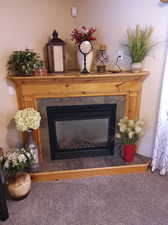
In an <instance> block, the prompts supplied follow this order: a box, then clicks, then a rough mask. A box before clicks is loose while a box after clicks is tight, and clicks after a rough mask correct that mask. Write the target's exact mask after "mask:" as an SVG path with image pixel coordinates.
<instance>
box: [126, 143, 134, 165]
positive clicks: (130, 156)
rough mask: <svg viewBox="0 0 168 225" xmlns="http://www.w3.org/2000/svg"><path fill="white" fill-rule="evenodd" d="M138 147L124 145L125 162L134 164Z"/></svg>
mask: <svg viewBox="0 0 168 225" xmlns="http://www.w3.org/2000/svg"><path fill="white" fill-rule="evenodd" d="M135 152H136V145H124V161H125V162H132V161H133V160H134V157H135Z"/></svg>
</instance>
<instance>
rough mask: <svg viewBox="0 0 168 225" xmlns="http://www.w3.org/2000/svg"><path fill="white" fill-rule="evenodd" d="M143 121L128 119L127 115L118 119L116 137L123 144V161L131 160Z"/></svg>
mask: <svg viewBox="0 0 168 225" xmlns="http://www.w3.org/2000/svg"><path fill="white" fill-rule="evenodd" d="M142 128H143V122H142V121H140V120H129V119H128V118H127V117H124V118H122V119H120V121H119V123H118V133H116V138H118V139H120V140H121V143H122V144H123V146H124V161H125V162H132V161H133V160H134V156H135V153H136V147H137V146H136V144H137V142H138V140H139V138H140V136H141V135H142Z"/></svg>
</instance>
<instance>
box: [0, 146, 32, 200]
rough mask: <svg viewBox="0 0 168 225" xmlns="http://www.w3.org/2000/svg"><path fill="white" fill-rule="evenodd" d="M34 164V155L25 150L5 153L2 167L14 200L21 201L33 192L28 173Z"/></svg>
mask: <svg viewBox="0 0 168 225" xmlns="http://www.w3.org/2000/svg"><path fill="white" fill-rule="evenodd" d="M33 162H34V153H33V152H32V151H28V150H26V149H24V148H21V149H15V150H11V151H8V152H6V153H3V155H1V157H0V166H1V168H2V170H3V171H4V174H5V179H6V183H7V187H8V192H9V194H10V196H11V198H12V199H16V200H20V199H22V198H24V197H26V196H27V195H28V193H29V192H30V190H31V178H30V175H29V173H27V171H28V170H29V168H30V167H31V165H32V163H33Z"/></svg>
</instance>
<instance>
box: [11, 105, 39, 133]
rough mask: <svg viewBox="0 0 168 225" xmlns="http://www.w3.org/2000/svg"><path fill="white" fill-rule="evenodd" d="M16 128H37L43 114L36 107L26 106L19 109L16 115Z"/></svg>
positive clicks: (23, 129)
mask: <svg viewBox="0 0 168 225" xmlns="http://www.w3.org/2000/svg"><path fill="white" fill-rule="evenodd" d="M14 119H15V122H16V128H17V129H18V130H19V131H27V130H29V129H33V130H36V129H38V128H39V126H40V120H41V116H40V113H39V112H37V111H36V110H35V109H32V108H26V109H23V110H18V111H17V113H16V115H15V117H14Z"/></svg>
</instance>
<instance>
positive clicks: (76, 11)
mask: <svg viewBox="0 0 168 225" xmlns="http://www.w3.org/2000/svg"><path fill="white" fill-rule="evenodd" d="M71 15H72V16H73V17H77V15H78V9H77V7H72V8H71Z"/></svg>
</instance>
